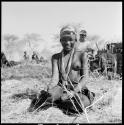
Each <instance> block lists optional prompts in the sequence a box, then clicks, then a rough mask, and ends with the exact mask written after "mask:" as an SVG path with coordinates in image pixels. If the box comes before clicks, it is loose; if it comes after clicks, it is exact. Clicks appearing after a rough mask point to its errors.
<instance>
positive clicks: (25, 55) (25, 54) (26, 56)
mask: <svg viewBox="0 0 124 125" xmlns="http://www.w3.org/2000/svg"><path fill="white" fill-rule="evenodd" d="M23 57H24V60H25V61H27V60H29V56H28V55H27V52H26V51H24V56H23Z"/></svg>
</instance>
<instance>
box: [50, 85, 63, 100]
mask: <svg viewBox="0 0 124 125" xmlns="http://www.w3.org/2000/svg"><path fill="white" fill-rule="evenodd" d="M49 94H50V95H51V97H52V99H53V101H55V100H57V99H59V98H60V97H61V96H62V94H63V89H62V88H61V87H60V86H58V85H57V86H55V87H53V88H52V89H51V90H49Z"/></svg>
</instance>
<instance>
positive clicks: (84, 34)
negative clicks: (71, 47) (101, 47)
mask: <svg viewBox="0 0 124 125" xmlns="http://www.w3.org/2000/svg"><path fill="white" fill-rule="evenodd" d="M86 36H87V32H86V30H81V31H80V42H84V40H85V38H86Z"/></svg>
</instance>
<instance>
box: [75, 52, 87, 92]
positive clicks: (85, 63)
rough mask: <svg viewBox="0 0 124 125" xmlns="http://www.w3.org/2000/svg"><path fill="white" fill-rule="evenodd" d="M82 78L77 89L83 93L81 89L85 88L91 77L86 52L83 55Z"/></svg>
mask: <svg viewBox="0 0 124 125" xmlns="http://www.w3.org/2000/svg"><path fill="white" fill-rule="evenodd" d="M80 76H81V79H80V81H79V83H78V86H77V87H76V88H75V91H76V92H78V91H81V88H83V87H85V85H86V80H87V79H88V77H89V68H88V58H87V53H86V52H84V53H82V54H81V69H80Z"/></svg>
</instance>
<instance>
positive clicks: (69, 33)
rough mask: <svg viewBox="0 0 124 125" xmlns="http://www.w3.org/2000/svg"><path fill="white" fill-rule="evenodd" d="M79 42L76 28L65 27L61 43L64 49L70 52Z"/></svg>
mask: <svg viewBox="0 0 124 125" xmlns="http://www.w3.org/2000/svg"><path fill="white" fill-rule="evenodd" d="M76 41H77V31H76V28H75V27H74V26H71V25H67V26H65V27H63V28H62V29H61V31H60V42H61V44H62V46H63V49H64V50H66V51H70V50H71V49H72V48H73V46H74V43H75V42H76Z"/></svg>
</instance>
